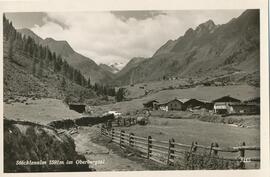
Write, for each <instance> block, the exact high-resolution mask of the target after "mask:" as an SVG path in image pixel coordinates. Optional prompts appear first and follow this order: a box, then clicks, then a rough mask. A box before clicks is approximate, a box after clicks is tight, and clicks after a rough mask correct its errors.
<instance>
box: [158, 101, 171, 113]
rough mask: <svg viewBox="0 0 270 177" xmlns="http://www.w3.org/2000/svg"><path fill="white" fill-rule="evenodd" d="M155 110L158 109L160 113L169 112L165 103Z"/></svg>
mask: <svg viewBox="0 0 270 177" xmlns="http://www.w3.org/2000/svg"><path fill="white" fill-rule="evenodd" d="M157 109H160V110H161V111H166V112H167V111H169V108H168V105H167V103H163V104H158V105H157Z"/></svg>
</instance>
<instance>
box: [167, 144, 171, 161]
mask: <svg viewBox="0 0 270 177" xmlns="http://www.w3.org/2000/svg"><path fill="white" fill-rule="evenodd" d="M171 146H172V142H171V140H170V139H169V148H168V159H167V165H170V158H171Z"/></svg>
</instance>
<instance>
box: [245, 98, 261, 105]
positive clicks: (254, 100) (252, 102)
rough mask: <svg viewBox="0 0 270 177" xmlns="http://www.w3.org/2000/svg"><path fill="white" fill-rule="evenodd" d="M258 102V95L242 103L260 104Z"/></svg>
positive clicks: (259, 100)
mask: <svg viewBox="0 0 270 177" xmlns="http://www.w3.org/2000/svg"><path fill="white" fill-rule="evenodd" d="M260 102H261V99H260V97H256V98H252V99H249V100H246V101H244V103H248V104H260Z"/></svg>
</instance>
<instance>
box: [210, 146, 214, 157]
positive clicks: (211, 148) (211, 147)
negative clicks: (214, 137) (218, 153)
mask: <svg viewBox="0 0 270 177" xmlns="http://www.w3.org/2000/svg"><path fill="white" fill-rule="evenodd" d="M213 146H214V143H211V146H210V152H209V156H211V153H212V150H213Z"/></svg>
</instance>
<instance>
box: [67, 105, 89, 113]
mask: <svg viewBox="0 0 270 177" xmlns="http://www.w3.org/2000/svg"><path fill="white" fill-rule="evenodd" d="M85 107H86V105H85V104H79V103H72V104H69V109H70V110H74V111H76V112H78V113H83V112H85Z"/></svg>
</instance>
